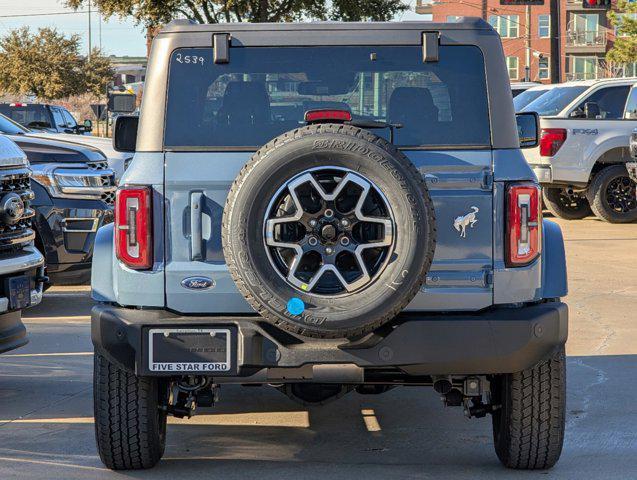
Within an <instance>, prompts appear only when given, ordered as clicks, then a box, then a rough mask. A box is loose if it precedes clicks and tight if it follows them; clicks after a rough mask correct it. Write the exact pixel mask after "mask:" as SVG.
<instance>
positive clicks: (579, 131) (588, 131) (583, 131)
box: [573, 128, 599, 135]
mask: <svg viewBox="0 0 637 480" xmlns="http://www.w3.org/2000/svg"><path fill="white" fill-rule="evenodd" d="M573 135H599V130H597V129H596V128H574V129H573Z"/></svg>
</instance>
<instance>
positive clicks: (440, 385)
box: [434, 377, 453, 395]
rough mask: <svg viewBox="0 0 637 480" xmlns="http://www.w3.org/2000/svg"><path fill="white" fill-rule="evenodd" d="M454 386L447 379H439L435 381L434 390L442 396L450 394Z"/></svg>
mask: <svg viewBox="0 0 637 480" xmlns="http://www.w3.org/2000/svg"><path fill="white" fill-rule="evenodd" d="M452 388H453V385H452V384H451V380H449V378H447V377H438V378H435V379H434V390H435V391H436V392H438V393H439V394H441V395H446V394H448V393H449V392H450V391H451V389H452Z"/></svg>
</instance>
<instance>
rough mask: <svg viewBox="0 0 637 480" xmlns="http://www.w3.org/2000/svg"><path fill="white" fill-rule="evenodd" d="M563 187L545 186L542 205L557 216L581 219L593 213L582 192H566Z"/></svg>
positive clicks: (566, 218)
mask: <svg viewBox="0 0 637 480" xmlns="http://www.w3.org/2000/svg"><path fill="white" fill-rule="evenodd" d="M565 190H566V189H564V188H545V189H544V205H545V206H546V208H547V210H548V211H549V212H551V213H552V214H553V215H555V216H556V217H558V218H563V219H565V220H581V219H582V218H586V217H588V216H589V215H592V214H593V211H592V210H591V207H590V205H589V204H588V199H587V198H586V196H585V195H584V194H577V193H573V194H571V195H569V194H567V193H566V191H565Z"/></svg>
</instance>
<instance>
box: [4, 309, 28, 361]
mask: <svg viewBox="0 0 637 480" xmlns="http://www.w3.org/2000/svg"><path fill="white" fill-rule="evenodd" d="M27 343H28V339H27V330H26V328H25V327H24V324H23V323H22V318H21V312H20V311H16V312H10V313H3V314H2V315H0V353H4V352H8V351H9V350H15V349H16V348H18V347H21V346H23V345H26V344H27Z"/></svg>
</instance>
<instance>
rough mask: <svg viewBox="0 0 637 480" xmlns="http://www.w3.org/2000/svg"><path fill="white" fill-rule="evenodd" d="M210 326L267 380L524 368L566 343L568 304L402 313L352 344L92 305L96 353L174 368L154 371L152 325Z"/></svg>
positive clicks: (144, 369) (239, 322) (143, 371)
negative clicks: (225, 332) (295, 372)
mask: <svg viewBox="0 0 637 480" xmlns="http://www.w3.org/2000/svg"><path fill="white" fill-rule="evenodd" d="M204 326H205V327H208V328H210V327H223V326H229V327H230V328H231V330H232V332H233V335H232V337H233V343H234V352H233V362H236V368H234V369H233V372H232V373H231V374H230V376H231V377H234V378H246V377H252V379H254V380H255V381H256V379H258V378H262V379H263V381H267V380H268V379H270V380H271V379H272V378H274V376H273V374H272V372H274V371H279V373H278V374H279V375H280V374H281V372H280V370H281V369H286V368H287V369H299V368H301V367H307V366H309V368H310V372H311V370H312V366H313V365H315V366H325V365H344V366H351V367H353V368H354V369H357V370H359V371H361V372H364V371H367V370H369V369H377V368H388V367H393V368H398V369H400V370H401V371H403V372H404V373H407V374H409V375H443V374H458V375H464V374H476V375H477V374H492V373H512V372H518V371H521V370H524V369H526V368H528V367H531V366H533V365H535V364H536V363H538V362H539V361H541V360H543V359H545V358H548V357H549V356H550V355H551V354H552V353H553V352H554V350H555V349H556V348H557V347H559V346H560V345H563V344H564V343H565V342H566V338H567V332H568V308H567V306H566V304H564V303H561V302H550V303H542V304H536V305H531V306H525V307H519V308H492V309H489V310H486V311H483V312H480V313H475V314H466V313H465V314H459V315H422V314H420V315H414V314H402V315H400V316H399V317H397V318H396V320H395V321H394V322H393V323H392V325H391V326H390V327H388V326H386V327H384V328H382V329H380V330H379V331H378V332H376V333H375V334H373V335H370V336H368V337H367V338H365V339H363V340H361V341H358V342H356V343H348V342H347V341H346V340H310V341H307V342H305V341H303V339H299V338H298V337H295V336H293V335H290V334H288V333H285V332H283V331H281V330H279V329H277V328H275V327H272V326H271V325H269V324H267V323H265V322H263V321H261V319H260V318H259V317H257V316H241V317H231V316H215V317H203V316H179V315H176V314H173V313H171V312H168V311H165V310H133V309H128V308H121V307H115V306H111V305H106V304H102V305H97V306H95V307H94V308H93V312H92V326H91V336H92V340H93V344H94V346H95V349H96V351H98V352H100V353H102V354H105V355H107V356H108V357H109V358H110V359H111V360H113V361H115V362H117V363H118V364H120V365H121V366H123V367H124V368H127V369H129V370H132V371H134V372H135V373H136V374H138V375H144V376H145V375H148V376H150V375H152V376H161V375H171V373H157V372H151V371H149V369H148V330H149V329H150V328H175V327H178V328H188V327H194V328H202V327H204ZM172 375H174V373H172ZM219 375H224V374H219ZM226 376H227V374H226ZM281 378H286V377H285V375H282V376H281Z"/></svg>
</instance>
